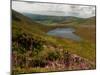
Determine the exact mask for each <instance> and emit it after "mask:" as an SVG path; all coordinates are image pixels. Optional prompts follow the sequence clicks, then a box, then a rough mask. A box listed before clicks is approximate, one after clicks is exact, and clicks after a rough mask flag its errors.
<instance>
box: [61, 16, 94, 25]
mask: <svg viewBox="0 0 100 75" xmlns="http://www.w3.org/2000/svg"><path fill="white" fill-rule="evenodd" d="M95 23H96V19H95V16H94V17H90V18H78V17H69V18H67V19H66V20H65V21H63V22H61V24H66V25H91V24H92V25H95Z"/></svg>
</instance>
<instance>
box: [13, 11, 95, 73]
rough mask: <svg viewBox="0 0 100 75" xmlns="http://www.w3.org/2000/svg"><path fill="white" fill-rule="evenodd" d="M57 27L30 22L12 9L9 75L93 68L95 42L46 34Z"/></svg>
mask: <svg viewBox="0 0 100 75" xmlns="http://www.w3.org/2000/svg"><path fill="white" fill-rule="evenodd" d="M57 27H59V26H54V27H53V26H46V25H42V24H40V23H37V22H34V21H33V20H31V19H29V18H27V17H26V16H24V15H22V14H20V13H18V12H16V11H14V10H12V70H13V71H12V74H13V75H15V74H19V73H37V72H52V71H65V70H79V69H94V68H95V45H94V44H93V43H90V42H88V40H83V41H80V42H77V41H73V40H70V39H63V38H58V37H53V36H49V35H47V34H46V31H48V30H51V29H53V28H57ZM80 36H81V35H80Z"/></svg>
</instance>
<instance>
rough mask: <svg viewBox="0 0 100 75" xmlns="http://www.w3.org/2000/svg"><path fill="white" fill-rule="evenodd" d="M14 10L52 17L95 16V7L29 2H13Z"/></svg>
mask: <svg viewBox="0 0 100 75" xmlns="http://www.w3.org/2000/svg"><path fill="white" fill-rule="evenodd" d="M12 9H14V10H15V11H17V12H20V13H31V14H39V15H51V16H75V17H81V18H89V17H93V16H95V6H86V5H85V6H84V5H71V4H70V5H69V4H54V3H53V4H52V3H39V2H28V1H26V2H25V1H12Z"/></svg>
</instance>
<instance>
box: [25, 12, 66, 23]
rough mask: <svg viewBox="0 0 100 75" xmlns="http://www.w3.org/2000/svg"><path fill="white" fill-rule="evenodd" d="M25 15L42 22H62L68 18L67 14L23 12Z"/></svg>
mask: <svg viewBox="0 0 100 75" xmlns="http://www.w3.org/2000/svg"><path fill="white" fill-rule="evenodd" d="M23 15H25V16H27V17H29V18H31V19H32V20H34V21H37V22H40V23H42V24H52V23H60V22H62V21H64V20H66V19H67V17H66V16H49V15H39V14H31V13H23Z"/></svg>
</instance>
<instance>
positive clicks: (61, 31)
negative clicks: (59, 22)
mask: <svg viewBox="0 0 100 75" xmlns="http://www.w3.org/2000/svg"><path fill="white" fill-rule="evenodd" d="M74 32H75V29H74V28H56V29H53V30H51V31H49V32H47V34H48V35H52V36H57V37H62V38H68V39H72V40H75V41H80V40H81V38H80V37H79V36H78V35H76V34H75V33H74Z"/></svg>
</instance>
